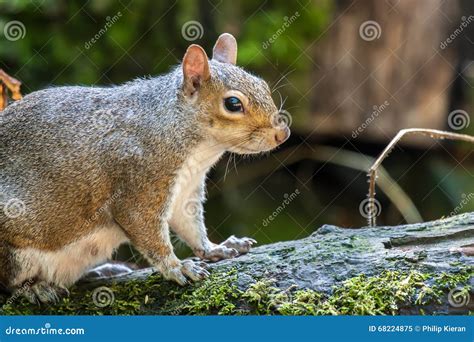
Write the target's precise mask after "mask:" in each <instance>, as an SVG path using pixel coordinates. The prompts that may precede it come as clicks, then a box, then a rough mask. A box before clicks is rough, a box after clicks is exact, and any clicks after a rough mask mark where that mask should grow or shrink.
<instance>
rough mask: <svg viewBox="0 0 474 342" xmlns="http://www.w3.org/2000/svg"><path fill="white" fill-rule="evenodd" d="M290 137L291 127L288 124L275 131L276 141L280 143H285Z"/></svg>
mask: <svg viewBox="0 0 474 342" xmlns="http://www.w3.org/2000/svg"><path fill="white" fill-rule="evenodd" d="M289 137H290V129H289V128H288V126H285V127H283V128H278V130H277V131H276V133H275V141H276V143H277V144H278V145H280V144H282V143H284V142H285V141H286V139H288V138H289Z"/></svg>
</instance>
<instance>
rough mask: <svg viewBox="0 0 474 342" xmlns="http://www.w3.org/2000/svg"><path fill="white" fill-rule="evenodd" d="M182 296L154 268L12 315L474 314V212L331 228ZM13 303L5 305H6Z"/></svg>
mask: <svg viewBox="0 0 474 342" xmlns="http://www.w3.org/2000/svg"><path fill="white" fill-rule="evenodd" d="M209 269H210V272H211V277H210V278H209V279H207V280H205V281H203V282H200V283H198V284H194V285H188V286H185V287H179V286H178V285H175V284H173V283H171V282H169V281H166V280H163V279H162V278H161V276H160V275H158V274H157V273H155V271H154V270H153V269H152V268H146V269H141V270H136V271H133V272H130V273H127V274H122V275H118V276H114V277H108V278H98V279H87V280H83V281H81V282H80V283H79V284H77V285H76V286H75V287H74V288H73V289H72V290H71V295H70V296H69V297H68V298H65V299H63V300H62V301H61V302H60V303H58V304H55V305H49V306H44V305H43V306H34V305H30V304H28V303H26V301H25V300H22V299H21V298H14V300H11V299H10V300H9V301H8V302H7V303H6V304H4V305H3V306H2V311H3V313H4V314H25V313H35V314H166V315H168V314H172V315H177V314H290V315H292V314H420V313H421V314H469V313H470V312H471V311H474V293H473V284H474V278H473V275H474V213H468V214H463V215H459V216H454V217H450V218H446V219H440V220H437V221H433V222H426V223H420V224H412V225H404V226H388V227H374V228H360V229H346V228H339V227H335V226H330V225H325V226H323V227H321V228H319V229H318V230H317V231H316V232H314V233H313V234H311V235H310V236H308V237H307V238H304V239H301V240H295V241H285V242H278V243H274V244H269V245H264V246H260V247H256V248H254V249H253V250H252V251H251V253H249V254H247V255H243V256H240V257H238V258H235V259H232V260H225V261H220V262H217V263H213V264H210V265H209ZM6 300H7V299H6V298H4V299H3V301H4V303H5V301H6Z"/></svg>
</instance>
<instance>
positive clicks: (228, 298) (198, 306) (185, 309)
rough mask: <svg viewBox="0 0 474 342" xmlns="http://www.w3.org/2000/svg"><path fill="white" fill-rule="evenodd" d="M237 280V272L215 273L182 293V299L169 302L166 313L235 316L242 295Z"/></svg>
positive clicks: (165, 309)
mask: <svg viewBox="0 0 474 342" xmlns="http://www.w3.org/2000/svg"><path fill="white" fill-rule="evenodd" d="M236 279H237V275H236V270H231V271H229V272H219V273H213V274H211V276H210V277H209V278H207V279H205V280H204V281H202V282H201V283H199V284H196V285H194V286H192V287H190V288H189V289H187V290H186V291H184V292H183V293H180V298H177V296H175V298H174V300H171V301H168V302H167V304H166V306H165V308H164V311H165V312H167V313H168V314H172V315H179V314H193V315H210V314H218V315H230V314H234V313H236V309H235V308H236V305H235V303H236V302H237V299H238V298H239V295H240V291H239V290H238V289H237V286H236V285H235V281H236ZM176 303H177V304H176Z"/></svg>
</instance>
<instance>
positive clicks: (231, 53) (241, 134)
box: [182, 33, 290, 154]
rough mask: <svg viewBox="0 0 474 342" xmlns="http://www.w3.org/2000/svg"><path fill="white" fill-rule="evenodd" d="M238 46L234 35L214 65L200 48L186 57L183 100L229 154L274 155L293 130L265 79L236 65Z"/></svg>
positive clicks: (218, 48)
mask: <svg viewBox="0 0 474 342" xmlns="http://www.w3.org/2000/svg"><path fill="white" fill-rule="evenodd" d="M236 59H237V42H236V40H235V38H234V37H233V36H232V35H230V34H228V33H224V34H222V35H221V36H220V37H219V39H218V40H217V42H216V44H215V46H214V50H213V56H212V59H211V60H208V58H207V55H206V52H205V51H204V49H203V48H202V47H200V46H199V45H195V44H193V45H191V46H190V47H189V48H188V49H187V51H186V54H185V55H184V58H183V62H182V68H183V78H184V79H183V95H184V98H185V101H186V102H188V103H189V104H190V105H191V106H192V107H193V108H192V109H193V111H195V114H196V115H199V122H200V123H202V125H204V132H205V134H207V135H209V137H210V138H212V139H213V140H214V141H215V143H216V144H220V145H222V147H224V148H225V149H226V150H227V151H230V152H235V153H240V154H251V153H259V152H263V151H268V150H271V149H273V148H275V147H277V146H278V145H280V144H282V143H283V142H284V141H285V140H286V139H288V137H289V136H290V129H289V127H288V125H287V124H286V121H285V120H284V118H283V117H282V116H281V114H280V112H279V110H278V108H277V107H276V105H275V103H274V102H273V99H272V96H271V91H270V88H269V87H268V84H267V83H266V82H265V81H263V80H262V79H260V78H258V77H256V76H254V75H252V74H250V73H248V72H246V71H245V70H243V69H242V68H239V67H238V66H236V65H235V63H236Z"/></svg>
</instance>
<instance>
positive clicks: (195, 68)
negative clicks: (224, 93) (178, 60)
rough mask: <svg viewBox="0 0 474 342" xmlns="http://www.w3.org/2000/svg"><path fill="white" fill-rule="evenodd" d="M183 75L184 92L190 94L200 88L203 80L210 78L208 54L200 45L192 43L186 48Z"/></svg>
mask: <svg viewBox="0 0 474 342" xmlns="http://www.w3.org/2000/svg"><path fill="white" fill-rule="evenodd" d="M183 75H184V82H183V85H184V92H185V94H186V95H190V96H192V95H194V93H195V92H196V91H198V90H199V88H200V87H201V84H202V82H204V81H207V80H208V79H209V78H210V76H211V73H210V71H209V62H208V60H207V55H206V52H205V51H204V49H203V48H202V47H200V46H199V45H196V44H192V45H191V46H189V47H188V49H187V50H186V53H185V54H184V58H183Z"/></svg>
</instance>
